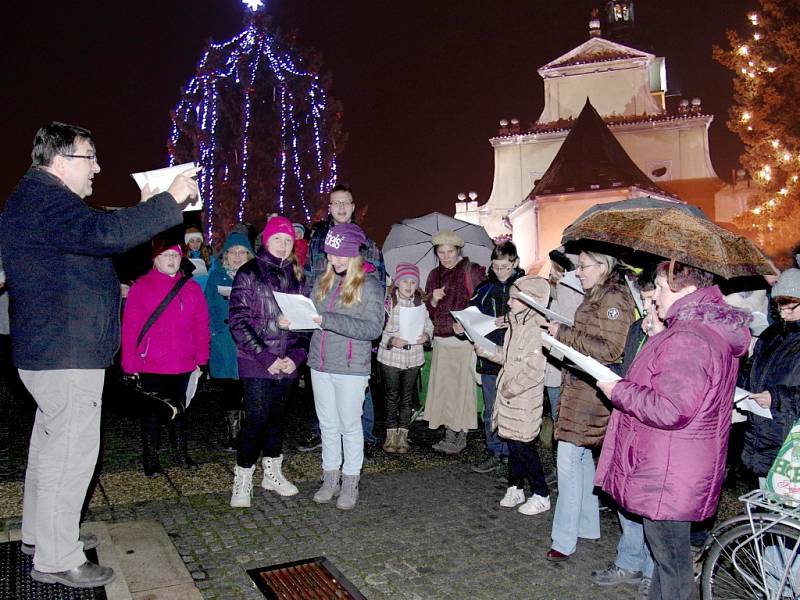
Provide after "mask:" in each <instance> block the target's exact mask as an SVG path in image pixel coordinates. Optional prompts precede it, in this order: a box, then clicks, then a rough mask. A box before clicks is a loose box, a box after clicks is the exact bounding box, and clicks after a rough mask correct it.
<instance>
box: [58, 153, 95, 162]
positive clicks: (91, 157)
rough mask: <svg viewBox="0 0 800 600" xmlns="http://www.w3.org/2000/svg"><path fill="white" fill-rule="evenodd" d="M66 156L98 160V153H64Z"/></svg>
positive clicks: (92, 160)
mask: <svg viewBox="0 0 800 600" xmlns="http://www.w3.org/2000/svg"><path fill="white" fill-rule="evenodd" d="M61 156H63V157H65V158H85V159H86V160H88V161H89V162H96V161H97V154H62V155H61Z"/></svg>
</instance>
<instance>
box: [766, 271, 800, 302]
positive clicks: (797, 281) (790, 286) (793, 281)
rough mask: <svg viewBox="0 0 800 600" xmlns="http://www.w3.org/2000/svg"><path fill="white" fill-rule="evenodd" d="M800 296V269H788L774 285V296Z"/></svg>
mask: <svg viewBox="0 0 800 600" xmlns="http://www.w3.org/2000/svg"><path fill="white" fill-rule="evenodd" d="M782 296H784V297H789V298H800V269H786V270H785V271H784V272H783V273H781V276H780V277H778V283H776V284H775V285H774V286H772V297H773V298H780V297H782Z"/></svg>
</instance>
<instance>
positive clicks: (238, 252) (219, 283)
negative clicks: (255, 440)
mask: <svg viewBox="0 0 800 600" xmlns="http://www.w3.org/2000/svg"><path fill="white" fill-rule="evenodd" d="M252 258H253V246H252V245H251V244H250V240H249V239H247V236H245V235H244V234H242V233H238V232H235V231H234V232H232V233H230V234H229V235H228V238H227V239H226V240H225V244H224V245H223V246H222V253H221V255H220V259H219V260H217V261H214V266H213V267H211V272H210V273H209V274H208V283H207V284H206V288H205V290H204V291H205V296H206V302H207V303H208V314H209V321H210V323H211V356H210V358H209V361H208V369H209V375H210V376H211V377H212V378H213V379H215V380H216V383H217V384H218V385H219V386H220V387H221V388H222V394H221V396H220V398H221V400H222V403H223V407H224V410H225V425H226V429H227V431H228V440H227V443H226V450H231V451H235V450H236V438H237V437H238V435H239V429H240V427H241V423H242V393H243V392H242V382H241V381H240V380H239V368H238V364H237V350H236V343H235V342H234V341H233V336H231V330H230V328H229V327H228V317H229V314H228V302H229V297H230V293H231V288H232V287H233V278H234V277H236V272H237V271H238V270H239V268H240V267H241V266H242V265H243V264H245V263H246V262H247V261H249V260H252Z"/></svg>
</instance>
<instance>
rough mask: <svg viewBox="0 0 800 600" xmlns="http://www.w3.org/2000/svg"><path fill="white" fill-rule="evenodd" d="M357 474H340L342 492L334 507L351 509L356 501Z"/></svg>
mask: <svg viewBox="0 0 800 600" xmlns="http://www.w3.org/2000/svg"><path fill="white" fill-rule="evenodd" d="M358 480H359V476H358V475H342V493H341V494H340V495H339V499H338V500H337V501H336V508H339V509H341V510H351V509H353V508H355V507H356V502H358Z"/></svg>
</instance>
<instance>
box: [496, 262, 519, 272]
mask: <svg viewBox="0 0 800 600" xmlns="http://www.w3.org/2000/svg"><path fill="white" fill-rule="evenodd" d="M492 268H493V269H494V270H495V271H511V270H512V269H513V268H514V265H508V266H500V265H496V264H495V263H492Z"/></svg>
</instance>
